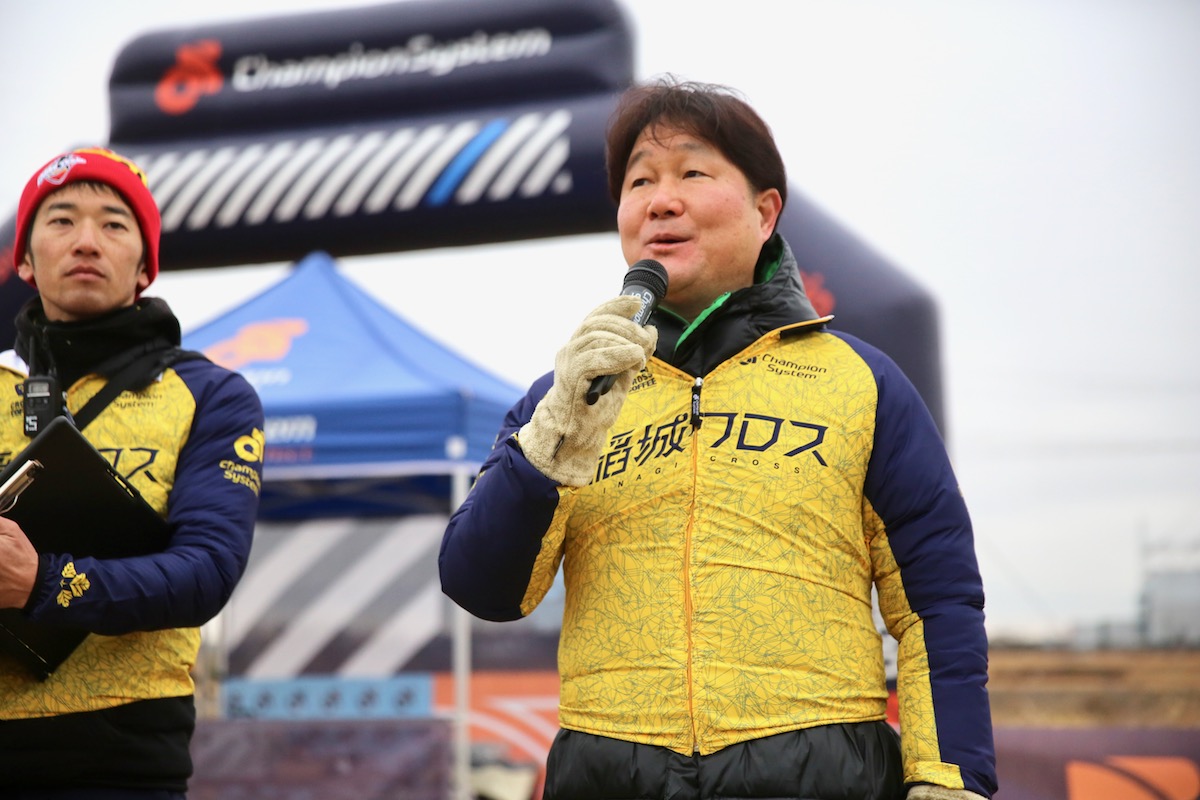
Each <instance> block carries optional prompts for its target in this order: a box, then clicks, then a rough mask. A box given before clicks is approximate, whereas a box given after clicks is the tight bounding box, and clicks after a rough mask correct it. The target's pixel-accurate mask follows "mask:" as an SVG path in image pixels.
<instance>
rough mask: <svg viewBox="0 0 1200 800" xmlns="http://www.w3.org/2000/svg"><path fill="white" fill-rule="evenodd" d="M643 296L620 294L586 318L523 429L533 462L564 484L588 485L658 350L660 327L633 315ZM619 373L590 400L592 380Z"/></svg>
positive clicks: (560, 353) (556, 360)
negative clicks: (604, 391) (637, 379)
mask: <svg viewBox="0 0 1200 800" xmlns="http://www.w3.org/2000/svg"><path fill="white" fill-rule="evenodd" d="M641 303H642V301H641V299H639V298H637V297H634V296H632V295H619V296H617V297H615V298H613V299H612V300H609V301H608V302H606V303H603V304H601V305H600V306H598V307H597V308H596V309H595V310H594V311H592V313H590V314H588V315H587V317H585V318H584V320H583V324H582V325H580V326H579V329H578V330H577V331H575V333H574V335H572V336H571V339H570V341H568V342H567V343H566V345H565V346H563V348H562V349H561V350H559V351H558V355H556V356H555V358H554V384H553V385H552V386H551V387H550V391H548V392H546V396H545V397H543V398H542V400H541V402H539V403H538V404H537V408H535V409H534V410H533V416H532V417H530V419H529V422H527V423H525V425H524V426H523V427H522V428H521V430H520V431H519V432H518V433H517V442H518V443H520V445H521V450H522V451H524V453H525V458H527V459H528V460H529V463H530V464H533V466H535V467H537V469H538V471H539V472H541V473H542V474H543V475H545V476H546V477H547V478H550V479H552V480H555V481H557V482H558V483H560V484H562V485H564V486H587V485H588V484H589V483H590V482H591V480H592V476H593V475H594V474H595V472H596V460H597V459H598V458H600V452H601V451H602V450H603V449H604V444H605V438H606V436H607V434H608V429H609V428H611V427H612V425H613V423H614V422H616V421H617V415H618V414H620V413H621V406H622V405H624V403H625V395H627V394H628V393H629V386H630V385H631V384H632V383H633V378H634V376H635V375H637V373H638V372H640V371H641V369H642V367H644V366H646V359H648V358H649V357H650V355H651V354H652V353H653V352H654V346H655V344H657V342H658V330H657V329H656V328H654V327H653V326H651V325H647V326H645V327H642V326H641V325H638V324H636V323H635V322H633V320H632V319H631V317H632V316H633V315H634V314H635V313H637V310H638V309H639V308H640V307H641ZM600 375H616V376H617V379H616V381H614V382H613V387H612V389H611V390H609V392H608V393H607V394H603V395H601V396H600V399H599V400H597V401H596V403H595V405H590V406H589V405H588V404H587V400H586V399H584V398H585V395H586V394H587V391H588V387H590V386H591V383H592V379H593V378H596V377H599V376H600Z"/></svg>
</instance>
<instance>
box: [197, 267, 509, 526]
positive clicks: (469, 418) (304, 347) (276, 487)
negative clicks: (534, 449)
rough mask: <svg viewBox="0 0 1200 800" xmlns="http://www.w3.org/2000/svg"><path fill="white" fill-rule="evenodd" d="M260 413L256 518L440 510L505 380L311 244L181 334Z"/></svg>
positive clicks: (477, 446) (490, 426)
mask: <svg viewBox="0 0 1200 800" xmlns="http://www.w3.org/2000/svg"><path fill="white" fill-rule="evenodd" d="M184 346H185V347H187V348H189V349H192V350H199V351H202V352H204V353H205V355H207V356H208V357H209V358H211V359H212V360H214V361H216V362H218V363H221V364H224V365H225V366H228V367H230V368H231V369H236V370H238V371H239V372H241V373H242V374H243V375H245V376H246V378H247V379H248V380H249V381H250V382H251V383H252V384H253V385H254V386H255V388H256V389H257V390H258V393H259V396H260V397H261V398H262V402H263V407H264V410H265V412H266V431H265V434H266V445H267V447H266V456H265V459H264V468H263V477H264V485H263V496H262V506H261V512H260V517H261V518H263V519H299V518H311V517H314V516H332V515H349V516H370V515H382V514H387V515H402V514H412V513H428V512H439V513H445V512H447V511H448V510H450V508H451V501H452V499H453V498H452V492H451V476H453V475H455V474H459V473H466V474H470V473H472V472H473V471H474V470H476V469H477V468H478V465H479V464H480V463H481V462H482V461H483V458H484V457H485V456H486V455H487V452H488V450H489V449H490V448H491V445H492V442H493V440H494V438H495V435H496V431H497V430H498V429H499V427H500V422H501V420H502V418H503V416H504V412H505V411H506V410H507V409H508V407H509V406H511V405H512V403H513V402H515V401H516V399H517V398H518V397H519V396H520V392H519V391H518V390H517V388H515V387H514V386H512V385H510V384H508V383H506V382H504V381H502V380H500V379H499V378H497V377H495V376H494V375H491V374H490V373H488V372H486V371H485V370H483V369H480V368H479V367H478V366H476V365H474V364H472V363H470V362H469V361H467V360H465V359H464V358H463V357H461V356H460V355H458V354H457V353H455V352H453V351H452V350H450V349H448V348H447V347H445V346H443V345H441V344H439V343H438V342H436V341H434V340H432V339H430V338H429V337H427V336H426V335H425V334H424V333H422V332H421V331H419V330H417V329H416V328H414V327H413V326H411V325H410V324H408V323H407V322H406V321H405V320H404V319H402V318H400V317H399V316H397V315H396V314H395V313H393V312H392V311H391V310H389V309H388V308H386V307H385V306H383V305H382V304H381V303H380V302H379V301H377V300H376V299H374V298H373V297H371V296H370V295H369V294H367V293H366V292H365V291H363V290H362V289H360V288H359V287H358V286H357V285H355V284H354V283H353V282H351V281H350V280H348V279H347V278H345V277H344V276H342V274H341V273H340V272H339V271H338V269H337V267H336V264H335V262H334V260H333V258H331V257H330V256H329V255H328V254H326V253H323V252H315V253H312V254H310V255H308V256H307V257H305V258H304V259H302V260H301V261H300V262H298V263H297V264H296V266H295V267H294V268H293V269H292V271H291V272H290V273H289V274H288V275H287V277H285V278H284V279H283V280H282V281H280V282H279V283H277V284H275V285H273V286H271V287H270V288H268V289H267V290H265V291H264V292H262V293H260V294H259V295H257V296H255V297H253V298H251V299H250V300H248V301H246V302H245V303H243V304H242V305H240V306H238V307H237V308H235V309H233V310H231V311H229V312H228V313H226V314H225V315H224V316H222V317H220V318H218V319H216V320H213V321H212V322H209V323H207V324H205V325H203V326H202V327H200V328H198V329H196V330H193V331H191V332H189V333H187V334H186V335H185V336H184Z"/></svg>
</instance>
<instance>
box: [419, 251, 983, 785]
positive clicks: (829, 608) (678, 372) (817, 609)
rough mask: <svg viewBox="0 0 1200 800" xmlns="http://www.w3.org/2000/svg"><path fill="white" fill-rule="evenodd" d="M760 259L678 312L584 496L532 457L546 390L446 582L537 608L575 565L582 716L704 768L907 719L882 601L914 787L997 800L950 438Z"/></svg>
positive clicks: (965, 523)
mask: <svg viewBox="0 0 1200 800" xmlns="http://www.w3.org/2000/svg"><path fill="white" fill-rule="evenodd" d="M759 269H760V273H762V274H761V275H760V280H759V282H757V283H756V284H755V286H753V287H748V288H746V289H742V290H739V291H738V292H734V293H733V294H731V295H729V296H727V297H725V298H723V299H722V300H721V301H719V303H718V304H717V305H716V306H715V307H714V308H713V309H710V312H709V313H708V314H707V315H706V316H705V317H703V318H702V319H701V320H698V321H697V322H695V323H693V325H692V327H691V328H690V329H687V330H686V331H685V330H684V329H683V327H682V324H681V321H679V320H678V319H677V318H673V317H672V315H670V314H668V313H665V312H663V311H659V312H657V313H656V315H655V318H654V319H653V320H652V322H653V323H654V324H655V325H657V326H658V328H659V334H660V337H659V345H658V349H657V352H656V354H655V357H653V358H651V359H650V361H649V363H648V364H647V365H646V367H645V369H644V370H643V371H642V372H641V373H640V374H639V375H638V376H637V377H636V378H635V380H634V382H633V385H632V387H631V389H630V392H629V395H628V397H627V399H626V401H625V404H624V406H623V407H622V410H621V414H620V416H619V417H618V419H617V422H616V423H615V424H614V426H613V427H612V428H611V429H610V431H609V435H608V444H607V446H606V447H605V448H604V451H603V452H602V454H601V456H600V458H599V460H598V462H597V465H596V474H595V476H594V478H593V480H592V482H591V483H590V484H589V485H588V486H586V487H582V488H571V487H564V486H559V485H557V484H555V483H554V482H553V481H551V480H550V479H548V478H546V477H545V476H544V475H542V474H541V473H540V472H538V471H537V470H536V469H535V468H534V467H533V466H531V465H530V464H529V462H528V461H526V460H525V458H524V456H523V454H522V453H521V449H520V443H519V441H517V439H516V437H515V435H514V434H515V433H516V431H518V430H519V429H520V427H521V426H522V425H523V424H524V423H525V422H527V421H528V420H529V418H530V416H531V415H532V413H533V409H534V407H535V406H536V404H537V402H538V401H539V400H540V399H541V397H542V396H543V395H544V394H545V393H546V391H547V390H548V389H549V387H550V385H551V383H552V376H550V375H547V376H544V377H543V378H541V379H539V380H538V381H537V382H535V383H534V385H533V386H532V387H531V389H530V390H529V392H528V394H527V395H526V396H525V397H524V398H523V399H522V400H521V401H519V402H518V403H517V405H516V406H514V407H513V408H512V409H511V411H510V412H509V414H508V416H507V418H506V420H505V422H504V426H503V429H502V430H501V431H500V436H499V438H498V444H497V446H496V448H495V449H494V450H493V452H492V453H491V454H490V456H489V457H488V459H487V460H486V462H485V464H484V465H483V468H482V470H481V473H480V477H479V479H478V480H477V482H476V484H475V486H474V487H473V488H472V490H471V492H470V494H469V495H468V497H467V499H466V501H465V502H464V504H463V505H462V507H461V508H460V509H459V510H458V511H457V512H456V513H455V514H454V516H453V517H452V518H451V520H450V524H449V525H448V527H447V531H446V534H445V537H444V540H443V544H442V551H441V555H440V569H441V576H442V585H443V590H444V591H445V592H446V593H447V594H448V595H449V596H450V597H452V598H453V599H454V600H455V601H456V602H457V603H459V604H460V605H461V606H463V607H464V608H466V609H467V610H469V611H470V612H472V613H473V614H475V615H477V616H480V617H483V618H486V619H491V620H508V619H516V618H519V617H523V616H525V615H528V614H529V613H530V612H531V611H532V610H533V608H534V607H536V605H537V604H538V603H539V602H540V600H541V599H542V597H543V596H544V595H545V593H546V592H547V591H548V589H549V588H550V586H551V583H552V581H553V579H554V577H555V574H556V572H557V570H558V569H559V566H560V564H561V566H562V569H563V575H564V579H565V585H566V596H565V607H564V614H563V629H562V635H561V640H560V645H559V671H560V675H561V679H562V684H561V694H560V706H559V719H560V724H561V725H562V726H563V727H564V728H568V729H572V730H578V731H583V732H586V733H592V734H597V735H600V736H605V737H611V738H615V739H621V740H627V741H632V742H638V743H642V744H646V745H657V746H661V747H665V748H669V749H671V750H674V751H677V752H680V753H685V754H691V753H693V752H697V753H700V754H702V755H707V754H710V753H713V752H715V751H718V750H720V749H721V748H724V747H726V746H728V745H731V744H734V743H738V742H747V741H752V740H756V739H761V738H763V737H767V736H770V735H772V734H777V733H782V732H785V731H795V730H800V729H805V728H812V727H815V726H822V725H830V724H840V723H857V722H867V721H873V720H883V719H885V718H886V704H887V696H888V690H887V685H886V679H885V674H884V663H883V655H882V647H881V640H880V635H879V633H878V631H877V629H876V627H875V624H874V621H873V615H872V589H873V587H874V588H875V589H876V591H877V593H878V600H879V606H880V610H881V611H882V614H883V617H884V620H885V622H886V625H887V627H888V630H889V631H890V633H891V634H892V635H893V636H894V637H895V638H896V639H897V641H898V642H899V654H898V660H899V664H898V679H897V683H898V696H899V705H900V729H901V734H902V736H901V741H902V752H903V760H904V780H905V782H906V783H919V782H924V783H933V784H938V785H941V786H947V787H951V788H967V789H970V790H972V791H975V792H978V793H980V794H983V795H986V796H990V795H991V794H992V793H993V792H994V791H995V783H996V782H995V765H994V754H993V744H992V734H991V722H990V712H989V706H988V698H987V690H986V678H987V642H986V636H985V633H984V626H983V590H982V584H981V580H980V576H979V571H978V567H977V564H976V559H975V554H974V545H973V537H972V530H971V524H970V519H969V516H968V513H967V510H966V506H965V503H964V501H963V498H962V496H961V494H960V491H959V488H958V485H957V482H956V480H955V477H954V474H953V472H952V469H951V466H950V463H949V460H948V458H947V455H946V451H945V447H944V445H943V442H942V439H941V437H940V435H939V433H938V431H937V428H936V426H935V424H934V422H933V419H932V417H931V416H930V415H929V413H928V411H927V409H926V407H925V405H924V403H923V402H922V400H921V399H920V396H919V395H918V393H917V391H916V389H915V388H914V387H913V385H912V384H911V383H910V382H909V381H908V380H907V378H906V377H905V376H904V375H903V373H902V372H901V371H900V369H899V368H898V367H897V366H896V365H895V364H894V362H892V361H891V359H889V358H888V357H887V356H886V355H884V354H883V353H882V352H880V351H879V350H877V349H875V348H874V347H872V346H870V345H868V344H866V343H864V342H862V341H860V340H858V339H856V338H854V337H852V336H849V335H846V334H843V333H838V332H834V331H831V330H827V329H826V328H825V324H824V323H825V322H827V320H828V318H816V315H815V313H813V312H812V311H811V306H809V305H808V302H807V299H805V298H804V296H803V288H802V286H801V284H800V281H799V275H798V269H797V265H796V263H795V260H794V258H793V256H792V255H791V251H790V248H788V247H787V245H786V243H784V242H783V240H782V239H781V238H779V237H778V236H776V237H775V238H774V239H773V240H772V241H771V242H769V243H768V245H767V247H766V248H765V249H764V258H763V260H762V262H761V263H760V268H759ZM772 269H773V271H772ZM827 755H831V756H834V757H836V754H827Z"/></svg>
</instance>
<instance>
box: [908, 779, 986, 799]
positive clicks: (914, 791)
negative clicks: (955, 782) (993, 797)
mask: <svg viewBox="0 0 1200 800" xmlns="http://www.w3.org/2000/svg"><path fill="white" fill-rule="evenodd" d="M907 800H987V798H985V797H984V796H983V795H979V794H975V793H974V792H972V791H968V790H967V789H947V788H946V787H945V786H934V785H933V784H930V783H919V784H917V785H916V786H914V787H912V788H911V789H909V790H908V797H907Z"/></svg>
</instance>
